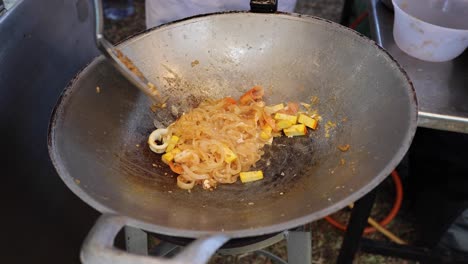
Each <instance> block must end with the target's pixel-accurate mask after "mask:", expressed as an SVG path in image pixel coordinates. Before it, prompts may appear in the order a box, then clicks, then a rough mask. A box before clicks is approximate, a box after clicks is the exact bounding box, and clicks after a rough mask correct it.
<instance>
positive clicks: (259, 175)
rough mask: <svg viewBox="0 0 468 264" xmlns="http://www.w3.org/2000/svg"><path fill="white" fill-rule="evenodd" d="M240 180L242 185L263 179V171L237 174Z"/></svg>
mask: <svg viewBox="0 0 468 264" xmlns="http://www.w3.org/2000/svg"><path fill="white" fill-rule="evenodd" d="M239 176H240V180H241V182H243V183H246V182H253V181H258V180H261V179H263V171H261V170H259V171H246V172H241V173H239Z"/></svg>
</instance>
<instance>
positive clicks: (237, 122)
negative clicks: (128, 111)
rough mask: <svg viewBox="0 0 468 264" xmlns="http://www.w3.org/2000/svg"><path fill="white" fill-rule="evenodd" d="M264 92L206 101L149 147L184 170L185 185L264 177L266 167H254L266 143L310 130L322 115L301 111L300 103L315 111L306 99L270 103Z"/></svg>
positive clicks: (180, 175) (257, 88)
mask: <svg viewBox="0 0 468 264" xmlns="http://www.w3.org/2000/svg"><path fill="white" fill-rule="evenodd" d="M263 95H264V90H263V88H262V87H260V86H255V87H253V88H252V89H250V90H249V91H247V92H246V93H245V94H244V95H242V96H241V97H240V98H239V100H237V101H236V100H234V99H233V98H231V97H226V98H223V99H219V100H207V101H205V102H202V103H201V104H200V105H199V106H198V107H197V108H194V109H192V110H191V111H190V112H188V113H186V114H183V115H182V116H181V117H180V118H179V119H178V120H176V121H175V122H174V123H172V124H171V125H169V126H168V127H167V128H158V129H156V130H154V131H153V132H152V133H151V134H150V136H149V138H148V144H149V147H150V149H151V150H152V151H153V152H155V153H158V154H162V156H161V159H162V161H163V162H164V163H166V164H167V165H168V166H170V168H171V170H172V171H173V172H175V173H176V174H178V176H177V186H179V187H180V188H182V189H188V190H189V189H192V188H193V187H194V186H195V184H200V185H202V186H203V188H204V189H211V190H212V189H213V188H216V186H217V184H218V183H234V182H236V181H237V179H238V178H239V177H240V179H241V181H242V182H250V181H256V180H261V179H262V178H263V172H262V171H261V170H252V171H251V169H252V168H253V167H255V163H256V162H257V161H259V160H260V158H261V157H262V155H263V154H264V152H263V147H264V146H265V145H266V144H272V142H273V138H274V137H277V136H282V135H283V133H284V135H285V136H288V137H294V136H305V135H307V133H308V128H310V129H313V130H315V129H316V128H317V124H318V118H319V117H318V115H316V114H315V115H310V113H305V112H300V111H299V107H300V106H301V107H304V108H305V111H307V110H310V105H308V104H305V103H302V104H301V105H299V104H297V103H287V104H283V103H280V104H277V105H272V106H266V105H265V102H264V101H263ZM307 108H308V109H307Z"/></svg>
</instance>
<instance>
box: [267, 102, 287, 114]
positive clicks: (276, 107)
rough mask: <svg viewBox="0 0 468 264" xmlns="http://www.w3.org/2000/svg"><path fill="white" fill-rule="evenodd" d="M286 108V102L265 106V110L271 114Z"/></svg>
mask: <svg viewBox="0 0 468 264" xmlns="http://www.w3.org/2000/svg"><path fill="white" fill-rule="evenodd" d="M283 108H284V104H283V103H281V104H277V105H272V106H265V108H264V109H265V112H266V113H267V114H269V115H271V114H274V113H276V112H278V111H279V110H282V109H283Z"/></svg>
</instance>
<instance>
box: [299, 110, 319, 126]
mask: <svg viewBox="0 0 468 264" xmlns="http://www.w3.org/2000/svg"><path fill="white" fill-rule="evenodd" d="M297 122H299V123H301V124H304V125H306V126H307V127H310V128H312V129H313V130H315V129H317V125H318V121H317V120H316V119H313V118H312V117H310V116H307V115H305V114H300V115H299V117H298V119H297Z"/></svg>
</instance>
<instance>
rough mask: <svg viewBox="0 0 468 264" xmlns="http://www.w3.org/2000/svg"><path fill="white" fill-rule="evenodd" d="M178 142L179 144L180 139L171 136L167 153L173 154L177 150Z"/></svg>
mask: <svg viewBox="0 0 468 264" xmlns="http://www.w3.org/2000/svg"><path fill="white" fill-rule="evenodd" d="M177 142H179V137H178V136H171V138H170V139H169V142H168V143H167V148H166V153H168V152H171V151H172V150H173V149H174V148H175V146H176V144H177Z"/></svg>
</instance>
